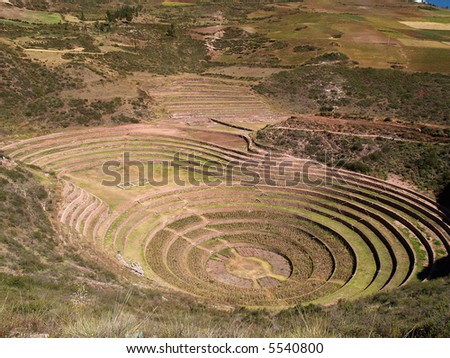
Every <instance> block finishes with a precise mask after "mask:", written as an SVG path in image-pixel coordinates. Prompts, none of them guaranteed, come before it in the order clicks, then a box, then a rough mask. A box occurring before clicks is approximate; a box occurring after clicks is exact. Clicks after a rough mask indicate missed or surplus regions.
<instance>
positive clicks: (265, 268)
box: [207, 246, 292, 288]
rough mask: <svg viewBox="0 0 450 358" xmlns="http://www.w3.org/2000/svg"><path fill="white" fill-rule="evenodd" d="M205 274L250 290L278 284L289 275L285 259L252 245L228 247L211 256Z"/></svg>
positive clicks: (287, 262) (288, 267)
mask: <svg viewBox="0 0 450 358" xmlns="http://www.w3.org/2000/svg"><path fill="white" fill-rule="evenodd" d="M250 255H251V256H250ZM207 271H208V273H209V274H210V275H211V276H212V277H214V278H215V279H217V280H219V281H221V282H223V283H225V284H230V285H235V286H240V287H253V288H265V287H271V286H277V285H280V284H281V283H283V282H285V281H286V280H287V279H288V278H289V276H290V275H291V272H292V270H291V263H290V261H289V260H288V259H287V258H285V257H283V256H282V255H280V254H277V253H275V252H273V251H270V250H269V249H266V248H264V249H262V248H258V247H252V246H240V247H237V248H236V247H235V248H229V247H228V248H226V249H223V250H221V251H220V252H217V253H214V254H213V255H212V256H211V257H210V258H209V260H208V262H207Z"/></svg>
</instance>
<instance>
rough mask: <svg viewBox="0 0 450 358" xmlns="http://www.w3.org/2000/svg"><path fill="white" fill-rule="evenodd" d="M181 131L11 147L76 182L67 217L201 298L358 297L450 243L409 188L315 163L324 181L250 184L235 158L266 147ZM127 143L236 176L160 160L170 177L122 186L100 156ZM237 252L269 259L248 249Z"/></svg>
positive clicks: (137, 155) (251, 161)
mask: <svg viewBox="0 0 450 358" xmlns="http://www.w3.org/2000/svg"><path fill="white" fill-rule="evenodd" d="M178 131H179V133H178V134H176V135H175V134H172V135H168V134H167V133H164V130H161V129H151V128H150V127H146V126H144V125H136V126H124V127H118V128H113V129H112V130H110V131H109V132H110V133H109V137H108V136H107V133H106V131H105V132H103V131H102V130H100V131H96V132H94V131H91V130H82V131H79V132H73V133H72V132H67V133H61V134H54V135H50V136H48V137H46V138H45V137H43V138H36V139H32V140H26V141H24V142H19V143H17V144H13V145H10V146H7V147H6V148H5V150H6V153H7V154H8V155H10V156H11V157H13V158H17V159H19V160H23V161H24V162H25V163H32V164H33V165H36V166H40V167H43V168H45V169H46V170H47V171H50V170H53V171H55V173H56V176H65V178H66V179H67V180H69V183H68V184H67V185H68V187H67V189H65V192H64V197H65V199H64V204H63V210H62V212H61V221H62V222H63V223H64V224H65V225H67V226H68V227H71V228H73V229H74V230H75V231H78V232H79V233H80V234H82V235H84V236H86V237H88V238H92V240H94V242H95V243H96V244H97V245H99V246H100V247H102V248H103V250H105V252H109V253H111V254H112V253H114V252H117V251H119V252H120V253H121V254H122V255H123V257H124V259H125V260H126V261H127V262H134V263H137V264H139V266H140V267H141V268H142V270H143V271H144V275H145V276H146V277H147V278H149V279H151V280H152V282H155V284H157V285H158V286H162V287H167V288H168V289H170V290H175V291H179V292H183V293H185V294H189V295H192V296H194V297H197V298H199V299H201V300H205V301H208V300H210V299H212V300H215V301H217V300H219V301H221V302H223V303H226V304H231V305H236V304H237V305H242V304H246V305H249V306H275V307H277V306H278V307H286V306H290V305H295V304H298V303H306V302H316V303H333V302H336V301H337V300H339V299H341V298H352V299H355V298H357V297H361V296H367V295H371V294H373V293H376V292H378V291H380V290H381V291H384V290H387V289H392V288H395V287H399V286H402V285H404V284H405V283H406V282H410V281H416V280H419V277H420V278H424V277H426V276H427V275H429V274H431V273H433V272H435V271H436V270H437V268H434V263H435V262H436V261H438V260H439V259H441V258H442V257H445V255H446V254H445V252H448V250H449V242H450V240H449V236H448V235H449V232H450V229H449V227H448V226H447V224H446V223H444V222H442V219H441V213H440V211H439V209H437V208H436V206H435V205H434V204H433V202H432V201H431V200H429V199H428V198H426V197H424V196H421V195H418V194H415V193H414V192H413V191H411V190H408V189H399V188H398V187H396V186H394V185H392V184H388V183H385V182H382V181H380V180H377V179H375V178H371V177H368V176H364V175H360V174H353V173H350V172H347V171H336V172H334V177H333V178H334V179H331V180H330V178H329V177H327V176H329V175H330V172H327V171H325V170H324V167H322V166H320V165H318V164H314V165H313V166H312V167H311V170H310V172H309V173H308V175H309V176H311V178H315V179H325V182H324V184H326V185H322V186H316V185H313V184H311V183H309V184H308V182H299V183H297V185H296V186H294V187H291V186H285V181H286V178H284V177H283V175H281V172H278V171H276V170H275V171H274V172H273V179H274V182H273V183H272V184H270V185H267V184H266V185H264V184H263V183H259V184H258V185H255V184H253V185H248V184H247V185H246V186H245V185H244V186H243V185H242V184H239V180H242V179H245V175H243V173H241V172H240V171H239V170H237V169H238V166H239V165H240V164H242V163H245V162H246V161H248V164H247V165H248V168H251V169H252V170H253V171H255V172H256V173H260V174H262V172H263V170H264V164H263V163H264V160H265V159H264V155H265V154H267V153H264V152H263V151H261V150H260V152H259V153H249V152H245V151H240V150H235V149H229V148H227V147H224V146H221V145H220V144H217V142H214V139H213V137H214V132H211V135H212V136H211V137H210V138H211V141H210V142H202V141H197V140H193V139H192V138H195V136H196V135H197V134H196V131H195V130H192V129H190V130H189V131H188V132H183V131H181V130H178ZM163 133H164V134H163ZM227 135H228V137H230V138H232V137H233V134H232V133H230V134H227ZM80 144H81V145H80ZM123 151H128V152H130V153H131V154H132V157H131V158H132V159H134V160H140V161H147V160H162V159H167V160H168V159H170V158H171V157H173V155H174V154H175V153H178V152H181V153H184V155H185V156H186V157H188V155H189V154H191V153H195V154H196V157H195V159H189V160H187V161H180V160H178V164H177V163H175V164H177V165H183V169H182V171H181V177H182V178H184V179H188V178H191V179H197V180H199V182H201V180H202V179H204V178H205V174H206V173H205V172H204V171H203V169H201V166H200V165H204V164H205V163H209V164H214V165H224V166H227V165H229V166H230V168H233V171H235V172H236V175H237V176H236V177H235V178H234V181H232V182H231V184H232V186H225V185H224V184H225V183H224V182H223V178H222V179H219V182H218V183H217V184H219V183H220V182H221V183H222V184H220V185H215V186H208V185H200V186H195V185H192V184H189V185H187V186H185V187H179V186H177V185H175V183H174V182H172V180H171V176H172V175H173V173H174V172H173V168H172V169H171V170H170V171H168V172H167V173H162V172H161V167H159V166H158V164H153V166H154V168H153V169H155V168H156V172H158V173H159V175H160V178H162V176H166V178H167V179H169V184H168V185H166V186H163V187H155V186H151V185H150V186H145V185H144V186H139V185H138V186H136V187H131V188H130V189H126V190H124V189H121V188H119V187H117V186H113V187H104V186H102V185H100V182H101V180H102V177H103V178H104V175H102V174H101V172H99V168H100V165H101V163H103V162H104V161H106V160H111V159H119V160H120V155H121V153H122V152H123ZM273 158H276V159H277V160H280V161H283V160H286V159H287V158H285V157H283V155H280V154H276V155H275V154H274V156H273ZM289 159H290V160H291V161H292V160H293V159H292V158H289ZM304 164H305V161H302V160H294V162H293V164H292V165H293V166H290V167H289V168H288V169H287V170H286V171H285V174H288V175H291V178H292V176H293V175H294V174H295V173H298V172H300V173H301V172H302V166H303V165H304ZM121 168H122V169H123V164H122V165H121ZM304 174H305V173H303V174H302V175H304ZM140 175H141V174H140V173H138V172H137V171H136V170H135V171H133V172H132V173H131V180H134V181H136V183H138V180H139V179H140ZM311 178H310V179H311ZM142 179H143V178H141V180H142ZM247 179H248V178H247ZM70 181H72V182H73V183H74V184H71V183H70ZM142 183H144V181H142ZM78 186H81V188H83V189H81V188H79V187H78ZM399 190H400V192H399ZM89 192H90V193H92V194H90V193H89ZM230 199H231V200H230ZM261 248H263V251H258V250H262V249H261ZM444 249H445V250H447V251H444ZM240 250H241V251H242V252H254V253H255V255H259V254H261V255H263V256H264V257H265V258H261V257H259V258H258V257H257V256H256V258H252V256H247V258H245V257H244V256H242V255H241V251H240ZM264 250H266V251H264ZM233 252H234V254H233ZM265 252H267V253H265ZM277 255H281V256H279V258H277V257H278V256H277ZM283 257H284V259H283ZM267 260H270V261H267ZM286 260H287V261H286ZM283 262H284V264H283ZM285 262H288V263H289V267H290V270H291V271H290V273H288V274H287V276H286V277H285V278H282V277H281V276H279V275H278V276H277V274H276V273H275V272H279V270H282V267H286V266H282V265H286V264H285ZM244 264H248V265H254V266H253V270H254V271H252V272H255V274H254V276H245V275H244V273H243V271H242V269H240V265H244ZM283 272H286V271H283ZM236 275H238V276H236ZM239 275H244V276H239ZM260 275H262V276H260ZM264 275H265V276H264ZM230 287H233V290H231V291H230Z"/></svg>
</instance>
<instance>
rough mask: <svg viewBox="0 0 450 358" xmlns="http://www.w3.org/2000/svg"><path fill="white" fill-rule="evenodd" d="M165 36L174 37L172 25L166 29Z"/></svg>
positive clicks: (173, 26)
mask: <svg viewBox="0 0 450 358" xmlns="http://www.w3.org/2000/svg"><path fill="white" fill-rule="evenodd" d="M166 35H167V36H169V37H175V25H174V24H173V23H172V24H170V26H169V28H168V29H167V32H166Z"/></svg>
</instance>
